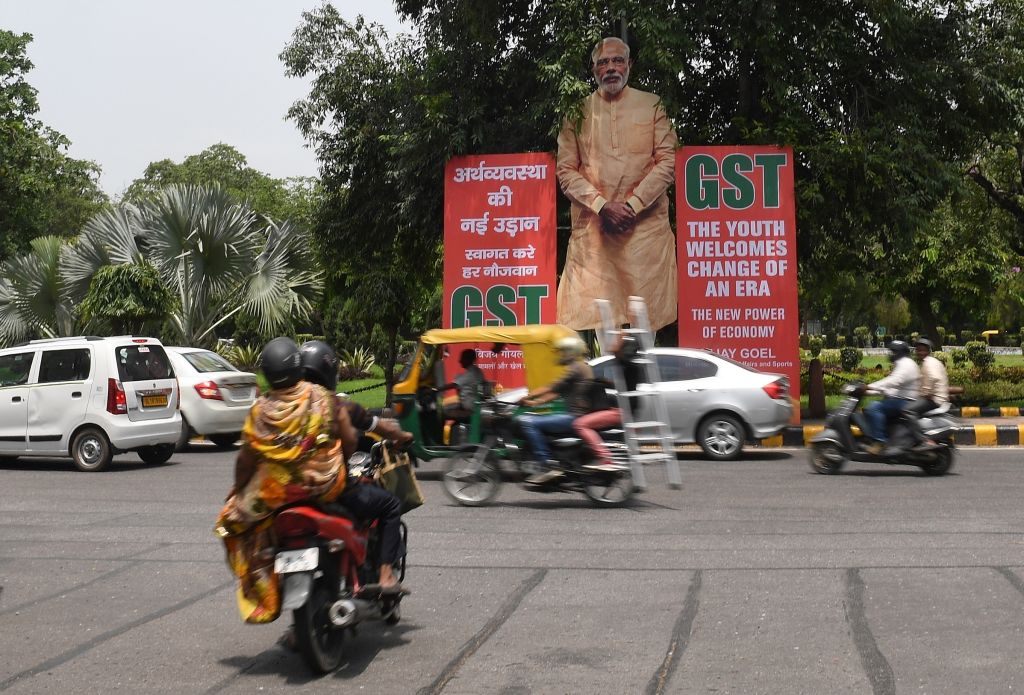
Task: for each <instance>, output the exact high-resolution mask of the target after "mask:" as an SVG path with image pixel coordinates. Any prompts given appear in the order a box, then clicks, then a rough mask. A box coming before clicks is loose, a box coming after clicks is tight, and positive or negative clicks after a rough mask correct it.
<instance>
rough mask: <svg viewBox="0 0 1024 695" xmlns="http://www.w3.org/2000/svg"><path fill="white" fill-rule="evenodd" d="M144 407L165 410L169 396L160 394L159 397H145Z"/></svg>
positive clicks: (143, 400) (143, 399)
mask: <svg viewBox="0 0 1024 695" xmlns="http://www.w3.org/2000/svg"><path fill="white" fill-rule="evenodd" d="M142 405H143V407H145V408H163V407H164V406H166V405H167V396H166V395H165V394H160V395H159V396H143V397H142Z"/></svg>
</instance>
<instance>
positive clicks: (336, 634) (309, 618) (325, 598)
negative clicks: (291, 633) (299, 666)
mask: <svg viewBox="0 0 1024 695" xmlns="http://www.w3.org/2000/svg"><path fill="white" fill-rule="evenodd" d="M332 603H334V600H333V597H332V596H331V594H330V593H329V592H328V591H327V588H326V587H324V586H323V585H322V584H319V585H318V586H316V587H315V588H314V589H313V593H312V595H311V596H310V597H309V600H308V601H306V603H305V604H304V605H302V606H300V607H299V608H296V609H295V611H294V613H293V616H294V618H295V641H296V646H297V647H298V649H299V652H300V653H301V654H302V656H303V658H304V659H305V660H306V663H307V664H309V667H310V668H311V669H312V670H313V671H314V672H316V673H320V674H323V673H330V672H331V671H333V670H334V669H336V668H338V666H339V665H340V664H341V658H342V656H343V655H344V653H345V630H342V629H338V628H335V627H334V626H333V625H331V621H330V618H328V616H327V612H328V609H329V608H330V607H331V604H332Z"/></svg>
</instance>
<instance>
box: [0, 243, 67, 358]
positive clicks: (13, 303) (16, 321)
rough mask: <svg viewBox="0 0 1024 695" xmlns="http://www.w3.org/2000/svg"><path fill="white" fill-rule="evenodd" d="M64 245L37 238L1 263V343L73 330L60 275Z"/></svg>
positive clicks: (50, 336)
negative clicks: (19, 252)
mask: <svg viewBox="0 0 1024 695" xmlns="http://www.w3.org/2000/svg"><path fill="white" fill-rule="evenodd" d="M66 248H67V246H66V242H65V240H64V239H61V238H60V237H55V236H44V237H38V238H36V239H33V240H32V244H31V250H30V251H29V252H28V253H27V254H24V255H22V256H17V257H15V258H12V259H10V260H8V261H7V262H5V263H4V264H3V265H2V266H0V345H3V344H6V343H12V342H16V341H19V340H25V339H27V338H32V337H38V336H42V337H46V338H52V337H55V336H61V335H70V334H72V333H73V332H74V330H75V315H74V310H73V304H72V303H71V302H70V301H69V298H68V293H67V291H66V288H65V285H64V281H63V278H62V277H61V274H60V266H61V264H60V259H61V255H62V252H63V251H65V250H66Z"/></svg>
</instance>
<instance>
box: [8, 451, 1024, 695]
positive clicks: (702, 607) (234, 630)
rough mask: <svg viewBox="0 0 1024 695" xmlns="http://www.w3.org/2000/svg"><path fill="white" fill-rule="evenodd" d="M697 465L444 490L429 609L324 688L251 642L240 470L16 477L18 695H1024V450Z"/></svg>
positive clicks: (418, 568)
mask: <svg viewBox="0 0 1024 695" xmlns="http://www.w3.org/2000/svg"><path fill="white" fill-rule="evenodd" d="M805 456H806V453H805V452H804V451H803V450H798V449H794V450H774V451H764V452H760V453H757V454H753V455H751V456H749V457H748V458H746V459H745V460H742V461H739V462H735V463H710V462H706V461H701V460H698V459H697V458H688V457H687V456H686V455H684V456H683V457H682V459H681V463H682V473H683V481H684V487H683V489H681V490H670V489H668V488H667V487H666V486H664V484H663V482H661V481H663V477H662V476H661V475H660V473H661V471H658V470H652V471H650V478H651V487H650V489H649V490H648V491H647V492H645V493H644V494H642V495H639V496H638V497H637V498H636V499H635V502H634V503H633V504H632V505H631V506H629V507H627V508H624V509H596V508H594V507H592V506H591V505H590V503H589V502H588V501H587V500H586V499H584V498H583V497H582V496H569V495H557V496H543V495H538V494H535V493H527V492H525V491H523V490H522V489H520V488H519V487H517V486H516V485H514V484H506V485H504V486H503V488H502V491H501V494H500V496H499V498H498V500H497V502H496V503H495V504H494V505H493V506H491V507H488V508H482V509H470V508H462V507H458V506H454V505H452V504H451V503H450V502H449V501H448V500H447V498H446V497H444V495H443V493H442V491H441V489H440V483H439V482H437V479H436V476H432V475H430V474H429V471H428V472H427V474H426V475H425V476H424V477H425V478H427V479H426V480H425V481H424V492H425V494H426V496H427V498H428V503H427V505H426V506H424V507H422V508H420V509H418V510H416V511H414V512H412V513H411V514H409V515H408V518H407V521H408V524H409V526H410V564H411V566H410V575H409V577H408V584H409V586H410V587H411V588H412V589H413V592H414V593H413V594H412V596H410V597H408V598H407V599H406V601H405V602H404V603H403V620H402V622H401V623H399V624H398V625H397V626H396V627H394V628H387V627H385V626H384V625H382V624H369V625H365V626H363V627H361V628H360V631H359V634H358V635H357V636H356V637H355V638H354V639H353V640H352V641H351V642H350V650H349V653H348V660H347V662H346V664H345V665H344V666H343V667H342V668H341V669H340V670H339V671H338V672H337V673H335V674H332V675H329V676H326V677H323V678H312V677H311V676H310V675H309V674H308V672H307V671H306V668H305V666H304V664H303V663H302V661H301V659H300V657H299V656H298V655H295V654H292V653H290V652H287V651H285V650H284V649H282V648H281V647H279V646H277V644H276V641H277V639H278V637H279V636H280V635H281V634H282V632H283V631H284V629H285V627H286V623H287V622H288V621H287V620H286V619H282V620H279V621H278V622H277V623H274V624H272V625H268V626H260V627H254V626H247V625H244V624H243V623H242V622H241V621H240V620H239V619H238V616H237V613H236V610H235V607H234V598H233V586H234V585H233V582H232V581H231V577H230V575H229V573H228V570H227V567H226V566H225V564H224V561H223V554H222V551H221V548H220V545H219V541H218V540H217V539H215V538H214V536H213V535H212V533H211V531H210V528H211V526H212V523H213V520H214V518H215V516H216V513H217V510H218V508H219V504H220V501H221V499H222V497H223V495H224V493H225V491H226V489H227V487H228V481H229V478H230V475H231V466H232V454H231V453H217V452H213V451H212V450H210V449H199V448H196V449H194V450H193V451H191V452H189V453H185V454H179V455H177V456H175V457H174V458H173V459H172V460H171V462H170V463H168V464H166V465H164V466H159V467H155V468H154V467H147V466H143V465H142V464H140V463H139V462H138V459H137V458H135V457H133V456H124V457H119V458H118V459H116V462H115V465H114V466H113V468H112V470H110V471H109V472H106V473H98V474H97V473H79V472H76V471H75V470H74V469H73V468H72V467H71V465H70V463H66V462H59V461H46V462H31V461H27V462H26V461H21V462H17V463H6V464H3V465H2V466H0V490H2V491H3V494H2V496H0V584H2V586H3V590H2V594H0V691H9V692H11V693H57V692H74V693H108V692H126V693H254V692H292V691H299V690H301V691H302V692H303V693H321V692H324V693H326V692H353V693H354V692H358V693H366V694H368V695H372V694H375V693H415V694H423V695H428V694H432V693H445V694H446V695H452V694H473V695H476V694H482V693H502V694H506V695H513V694H525V693H587V694H590V693H609V694H619V693H662V692H664V693H744V694H746V693H785V694H787V695H788V694H794V693H813V694H819V693H879V694H884V693H949V694H956V695H962V694H964V693H1003V692H1015V691H1019V690H1020V689H1021V688H1024V669H1022V667H1021V664H1024V505H1022V504H1021V500H1022V498H1024V449H1016V448H1005V447H1004V448H999V449H968V450H964V451H962V452H961V454H960V458H959V460H958V462H957V466H956V467H955V468H954V470H953V474H951V475H949V476H947V477H944V478H929V477H925V476H923V475H920V474H919V473H918V472H916V471H915V470H913V469H908V468H895V467H894V468H887V467H883V466H869V465H854V466H851V467H850V468H849V469H847V470H846V471H844V474H843V475H839V476H834V477H824V476H819V475H815V474H813V473H812V472H811V471H810V469H809V467H808V465H807V463H806V460H805Z"/></svg>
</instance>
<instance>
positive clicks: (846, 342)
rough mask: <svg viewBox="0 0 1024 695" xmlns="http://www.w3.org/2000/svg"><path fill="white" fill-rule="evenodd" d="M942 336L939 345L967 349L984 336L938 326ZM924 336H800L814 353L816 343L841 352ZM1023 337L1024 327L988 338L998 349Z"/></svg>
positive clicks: (862, 332) (862, 329) (856, 332)
mask: <svg viewBox="0 0 1024 695" xmlns="http://www.w3.org/2000/svg"><path fill="white" fill-rule="evenodd" d="M937 330H938V333H939V344H940V345H961V346H966V345H967V344H968V343H970V342H973V341H981V338H982V336H981V334H980V333H976V332H974V331H969V330H963V331H960V332H959V333H957V332H956V331H947V330H946V329H945V328H943V327H942V326H939V327H938V329H937ZM920 335H921V333H920V332H919V331H911V332H908V333H888V334H886V335H884V336H881V337H879V336H877V335H875V334H874V332H873V331H872V330H871V329H870V328H868V327H867V326H857V327H856V328H854V329H853V333H850V334H843V333H825V334H824V335H808V334H805V333H803V334H801V335H800V347H801V348H803V349H804V350H811V351H813V350H814V347H815V345H816V344H820V347H819V348H818V349H828V348H834V349H837V350H838V349H842V348H844V347H847V346H849V347H860V348H866V347H885V346H886V345H888V344H889V343H891V342H892V341H893V340H906V341H908V342H912V341H914V340H915V339H916V338H917V337H918V336H920ZM1022 337H1024V326H1022V327H1021V328H1020V332H1019V333H1008V332H1004V333H998V334H996V335H993V336H989V340H988V343H987V344H988V345H992V346H995V347H1019V346H1020V345H1021V340H1022Z"/></svg>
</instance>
